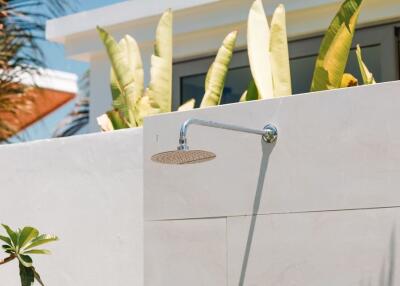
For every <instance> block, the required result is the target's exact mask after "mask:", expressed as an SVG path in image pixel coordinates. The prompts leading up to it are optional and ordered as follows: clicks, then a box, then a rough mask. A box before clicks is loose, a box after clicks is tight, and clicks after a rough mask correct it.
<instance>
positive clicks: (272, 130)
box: [178, 118, 278, 150]
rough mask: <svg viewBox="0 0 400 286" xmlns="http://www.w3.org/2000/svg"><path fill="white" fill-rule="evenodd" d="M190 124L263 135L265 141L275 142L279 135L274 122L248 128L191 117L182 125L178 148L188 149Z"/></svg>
mask: <svg viewBox="0 0 400 286" xmlns="http://www.w3.org/2000/svg"><path fill="white" fill-rule="evenodd" d="M190 125H200V126H206V127H212V128H219V129H226V130H232V131H237V132H243V133H251V134H256V135H261V136H262V137H263V139H264V141H265V142H267V143H273V142H275V141H276V138H277V136H278V130H277V128H276V127H275V126H274V125H272V124H268V125H267V126H265V127H264V129H253V128H247V127H242V126H237V125H231V124H225V123H220V122H215V121H207V120H202V119H196V118H190V119H188V120H186V121H185V122H184V123H183V124H182V126H181V131H180V136H179V147H178V150H187V149H188V146H187V132H188V128H189V126H190Z"/></svg>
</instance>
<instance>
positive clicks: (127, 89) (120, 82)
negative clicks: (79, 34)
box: [97, 27, 139, 126]
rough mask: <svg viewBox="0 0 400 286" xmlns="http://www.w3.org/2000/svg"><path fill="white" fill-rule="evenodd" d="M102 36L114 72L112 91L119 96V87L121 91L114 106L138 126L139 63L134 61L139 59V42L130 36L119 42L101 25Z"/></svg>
mask: <svg viewBox="0 0 400 286" xmlns="http://www.w3.org/2000/svg"><path fill="white" fill-rule="evenodd" d="M97 30H98V32H99V35H100V38H101V39H102V41H103V44H104V46H105V47H106V51H107V54H108V57H109V59H110V63H111V67H112V69H113V72H114V76H113V75H112V78H111V81H112V93H113V96H117V93H116V92H115V91H116V89H117V87H118V89H119V91H120V94H119V97H117V98H114V106H115V107H116V108H117V109H120V111H121V114H122V115H123V116H124V117H125V120H126V122H129V124H130V125H131V126H136V119H135V110H134V102H135V100H139V99H137V98H134V96H135V89H136V88H137V87H136V86H135V76H136V72H137V71H136V67H137V64H135V63H133V61H136V60H137V55H135V53H137V50H138V48H137V44H136V42H135V40H134V39H133V38H131V37H129V36H127V37H125V38H124V39H122V41H121V42H120V44H118V43H117V42H116V41H115V39H114V38H113V37H112V36H111V35H110V34H109V33H107V32H106V31H105V30H103V29H102V28H100V27H97Z"/></svg>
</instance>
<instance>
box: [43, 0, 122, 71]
mask: <svg viewBox="0 0 400 286" xmlns="http://www.w3.org/2000/svg"><path fill="white" fill-rule="evenodd" d="M70 1H71V2H74V3H76V2H78V1H76V0H70ZM118 2H123V0H79V4H74V5H75V6H76V10H77V12H79V11H86V10H91V9H96V8H99V7H103V6H107V5H111V4H114V3H118ZM42 46H43V49H44V51H45V53H44V54H45V55H46V59H45V60H46V64H47V66H48V67H49V68H51V69H56V70H62V71H67V72H73V73H77V74H78V75H81V74H82V73H83V72H84V71H85V70H86V69H87V64H85V63H81V62H77V61H70V60H67V59H65V56H64V48H63V46H62V45H57V44H54V43H48V42H47V43H43V44H42Z"/></svg>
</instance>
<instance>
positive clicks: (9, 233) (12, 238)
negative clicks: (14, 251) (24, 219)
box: [2, 224, 18, 246]
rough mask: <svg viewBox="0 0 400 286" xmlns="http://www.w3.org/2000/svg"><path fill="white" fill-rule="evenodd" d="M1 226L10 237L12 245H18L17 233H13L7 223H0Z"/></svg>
mask: <svg viewBox="0 0 400 286" xmlns="http://www.w3.org/2000/svg"><path fill="white" fill-rule="evenodd" d="M2 226H3V227H4V229H5V230H6V232H7V234H8V236H9V237H10V239H11V242H12V245H13V246H17V245H18V243H17V239H18V237H17V233H15V232H14V231H13V230H12V229H11V228H10V227H9V226H8V225H5V224H2Z"/></svg>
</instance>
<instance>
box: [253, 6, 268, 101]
mask: <svg viewBox="0 0 400 286" xmlns="http://www.w3.org/2000/svg"><path fill="white" fill-rule="evenodd" d="M270 37H271V36H270V29H269V25H268V21H267V17H266V15H265V11H264V7H263V4H262V1H261V0H256V1H255V2H254V3H253V5H252V6H251V9H250V12H249V18H248V23H247V45H248V54H249V62H250V69H251V73H252V75H253V78H254V82H255V84H256V86H257V90H258V92H259V96H260V98H261V99H266V98H272V97H273V95H274V90H273V81H272V69H271V60H270Z"/></svg>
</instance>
